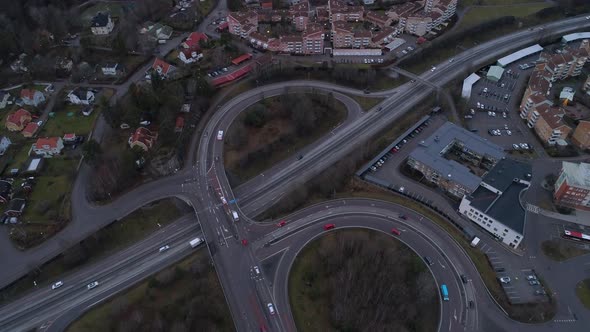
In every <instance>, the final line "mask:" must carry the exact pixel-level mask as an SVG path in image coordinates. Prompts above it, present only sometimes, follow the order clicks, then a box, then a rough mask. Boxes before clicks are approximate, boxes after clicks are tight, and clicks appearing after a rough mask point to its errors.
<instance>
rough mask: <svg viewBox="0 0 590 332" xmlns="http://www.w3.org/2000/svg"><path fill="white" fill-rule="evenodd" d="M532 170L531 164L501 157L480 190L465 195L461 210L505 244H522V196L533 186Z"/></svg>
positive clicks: (484, 178) (486, 176) (487, 174)
mask: <svg viewBox="0 0 590 332" xmlns="http://www.w3.org/2000/svg"><path fill="white" fill-rule="evenodd" d="M531 172H532V167H531V165H529V164H526V163H523V162H519V161H516V160H512V159H506V158H504V159H501V160H500V161H499V162H498V163H497V164H496V165H495V166H494V167H493V168H492V169H491V170H490V171H489V172H487V173H486V174H485V175H484V177H483V178H482V181H481V183H480V184H479V186H478V187H477V189H476V190H475V191H474V192H473V193H471V194H469V195H465V196H464V197H463V199H462V200H461V204H460V205H459V212H460V213H461V214H463V215H464V216H466V217H467V218H469V220H471V221H473V222H474V223H476V224H477V225H478V226H480V227H481V228H483V229H484V230H486V231H487V232H489V233H491V234H492V235H493V236H494V237H496V238H497V239H498V240H500V241H502V242H503V243H504V244H506V245H508V246H510V247H512V248H516V247H518V245H519V244H520V242H521V241H522V239H523V238H524V225H525V211H524V209H523V208H522V206H521V205H520V198H519V196H520V193H521V192H522V191H523V190H525V189H527V188H528V187H529V186H530V179H531V177H532V173H531Z"/></svg>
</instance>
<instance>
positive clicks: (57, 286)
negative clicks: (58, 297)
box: [51, 280, 64, 289]
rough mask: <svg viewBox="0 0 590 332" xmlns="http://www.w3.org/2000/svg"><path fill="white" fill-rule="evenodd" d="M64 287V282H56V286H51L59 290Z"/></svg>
mask: <svg viewBox="0 0 590 332" xmlns="http://www.w3.org/2000/svg"><path fill="white" fill-rule="evenodd" d="M63 285H64V282H63V281H61V280H60V281H58V282H56V283H55V284H53V285H51V289H58V288H60V287H61V286H63Z"/></svg>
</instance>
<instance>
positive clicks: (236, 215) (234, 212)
mask: <svg viewBox="0 0 590 332" xmlns="http://www.w3.org/2000/svg"><path fill="white" fill-rule="evenodd" d="M231 215H232V217H234V221H239V220H240V217H238V213H237V212H236V211H232V212H231Z"/></svg>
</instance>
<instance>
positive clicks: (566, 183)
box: [553, 161, 590, 211]
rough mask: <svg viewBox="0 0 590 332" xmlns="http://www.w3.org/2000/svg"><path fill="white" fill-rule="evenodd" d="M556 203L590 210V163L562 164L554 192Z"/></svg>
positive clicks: (565, 162)
mask: <svg viewBox="0 0 590 332" xmlns="http://www.w3.org/2000/svg"><path fill="white" fill-rule="evenodd" d="M553 199H554V201H555V204H557V205H561V206H568V207H572V208H575V209H580V210H589V211H590V164H586V163H579V164H576V163H571V162H567V161H564V162H562V164H561V171H560V172H559V177H558V178H557V181H556V182H555V189H554V192H553Z"/></svg>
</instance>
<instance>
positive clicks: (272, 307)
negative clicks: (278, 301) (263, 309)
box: [266, 303, 275, 315]
mask: <svg viewBox="0 0 590 332" xmlns="http://www.w3.org/2000/svg"><path fill="white" fill-rule="evenodd" d="M266 306H267V307H268V312H270V314H271V315H274V314H275V307H274V306H273V305H272V303H269V304H267V305H266Z"/></svg>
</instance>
